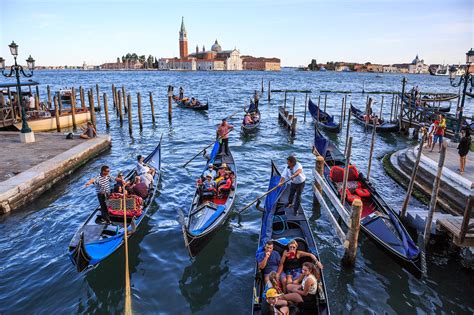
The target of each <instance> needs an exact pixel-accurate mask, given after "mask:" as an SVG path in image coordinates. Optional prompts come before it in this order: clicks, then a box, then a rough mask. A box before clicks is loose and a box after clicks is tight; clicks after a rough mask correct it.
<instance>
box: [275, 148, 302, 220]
mask: <svg viewBox="0 0 474 315" xmlns="http://www.w3.org/2000/svg"><path fill="white" fill-rule="evenodd" d="M286 162H287V166H286V167H285V169H284V170H283V172H282V174H281V179H280V183H279V184H278V185H280V186H281V185H283V183H284V182H285V181H286V180H288V179H291V186H290V196H289V197H288V205H287V207H288V208H291V207H293V210H294V213H295V215H297V214H298V209H299V207H300V204H301V193H302V192H303V189H304V185H305V181H306V176H305V175H304V172H303V166H302V165H301V163H300V162H298V161H297V160H296V157H294V156H293V155H290V156H289V157H288V158H287V159H286Z"/></svg>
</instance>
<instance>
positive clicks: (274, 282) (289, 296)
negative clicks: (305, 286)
mask: <svg viewBox="0 0 474 315" xmlns="http://www.w3.org/2000/svg"><path fill="white" fill-rule="evenodd" d="M268 280H269V283H270V285H271V288H274V289H275V290H277V292H278V293H279V294H283V295H282V296H281V299H282V300H285V301H289V302H293V303H295V304H298V303H301V302H303V298H302V297H301V295H299V294H298V293H286V294H285V293H284V292H283V288H282V285H281V281H280V279H279V278H278V275H277V273H276V272H275V271H272V272H270V274H269V275H268ZM267 286H268V283H267Z"/></svg>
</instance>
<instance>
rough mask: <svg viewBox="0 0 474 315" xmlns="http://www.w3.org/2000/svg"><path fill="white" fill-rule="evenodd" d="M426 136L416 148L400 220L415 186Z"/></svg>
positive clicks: (403, 215)
mask: <svg viewBox="0 0 474 315" xmlns="http://www.w3.org/2000/svg"><path fill="white" fill-rule="evenodd" d="M425 139H426V135H425V134H424V135H423V136H422V137H421V140H420V146H419V148H418V153H417V154H416V161H415V165H414V166H413V170H412V171H411V177H410V182H409V183H408V188H407V194H406V195H405V199H404V200H403V204H402V209H401V210H400V215H399V216H400V218H402V219H403V218H405V216H406V213H407V208H408V203H409V202H410V197H411V193H412V191H413V185H414V184H415V178H416V173H417V172H418V165H419V164H420V160H421V152H422V151H423V143H424V142H425Z"/></svg>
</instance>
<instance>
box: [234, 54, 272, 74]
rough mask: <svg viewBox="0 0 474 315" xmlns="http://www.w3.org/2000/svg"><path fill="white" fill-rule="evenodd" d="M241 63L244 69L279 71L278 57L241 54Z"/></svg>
mask: <svg viewBox="0 0 474 315" xmlns="http://www.w3.org/2000/svg"><path fill="white" fill-rule="evenodd" d="M242 65H243V69H244V70H260V71H280V70H281V65H280V59H278V58H265V57H258V58H257V57H252V56H242Z"/></svg>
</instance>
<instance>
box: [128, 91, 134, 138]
mask: <svg viewBox="0 0 474 315" xmlns="http://www.w3.org/2000/svg"><path fill="white" fill-rule="evenodd" d="M127 105H128V106H127V107H128V132H130V134H132V133H133V130H132V124H133V121H132V96H131V95H130V94H128V95H127Z"/></svg>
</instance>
